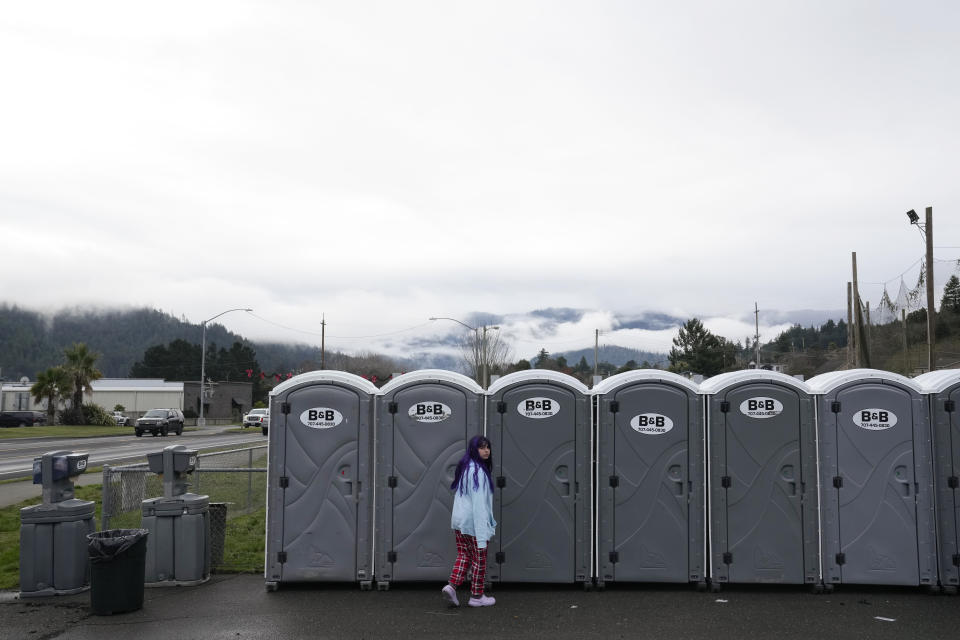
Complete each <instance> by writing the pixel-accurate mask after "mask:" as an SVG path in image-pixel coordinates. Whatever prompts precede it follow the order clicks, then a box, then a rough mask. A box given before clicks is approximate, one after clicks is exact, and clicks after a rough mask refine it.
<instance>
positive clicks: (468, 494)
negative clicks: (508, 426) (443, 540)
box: [442, 436, 497, 607]
mask: <svg viewBox="0 0 960 640" xmlns="http://www.w3.org/2000/svg"><path fill="white" fill-rule="evenodd" d="M492 469H493V460H492V459H491V456H490V441H489V440H487V439H486V438H485V437H483V436H474V437H473V438H471V439H470V444H469V445H468V446H467V452H466V453H465V454H464V456H463V458H461V459H460V462H459V463H458V464H457V471H456V473H455V474H454V478H453V484H451V485H450V488H451V489H453V490H454V497H453V515H452V517H451V518H450V526H451V527H452V528H453V533H454V535H455V536H456V538H457V561H456V562H455V563H454V565H453V571H452V572H451V573H450V584H448V585H447V586H445V587H444V588H443V589H442V592H443V595H444V597H445V598H446V599H447V600H449V601H450V602H451V603H452V604H453V606H455V607H459V606H460V601H459V600H458V599H457V587H458V586H460V585H461V584H462V583H463V579H464V574H465V573H466V571H467V564H468V563H469V565H470V570H471V572H472V573H473V579H472V580H471V582H470V601H469V602H468V603H467V604H469V605H470V606H471V607H489V606H490V605H492V604H494V603H495V602H496V600H495V599H494V598H492V597H491V596H485V595H483V580H484V578H485V577H486V572H487V541H488V540H490V538H492V537H493V532H494V530H495V529H496V527H497V521H496V520H494V519H493V477H492V476H491V473H490V472H491V470H492Z"/></svg>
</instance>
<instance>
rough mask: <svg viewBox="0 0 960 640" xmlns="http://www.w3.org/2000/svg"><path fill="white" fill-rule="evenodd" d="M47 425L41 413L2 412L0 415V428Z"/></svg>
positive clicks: (44, 416) (43, 414)
mask: <svg viewBox="0 0 960 640" xmlns="http://www.w3.org/2000/svg"><path fill="white" fill-rule="evenodd" d="M45 424H47V414H45V413H44V412H43V411H4V412H2V413H0V427H33V426H36V425H45Z"/></svg>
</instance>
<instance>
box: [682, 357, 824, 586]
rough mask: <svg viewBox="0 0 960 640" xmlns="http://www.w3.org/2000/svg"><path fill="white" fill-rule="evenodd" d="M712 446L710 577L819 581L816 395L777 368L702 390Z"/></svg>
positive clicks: (737, 374)
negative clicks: (776, 369) (814, 404)
mask: <svg viewBox="0 0 960 640" xmlns="http://www.w3.org/2000/svg"><path fill="white" fill-rule="evenodd" d="M700 393H701V394H702V395H703V396H704V411H705V413H706V433H707V448H708V455H709V461H708V487H709V488H708V492H707V502H708V512H709V517H710V534H709V537H708V546H709V557H710V579H711V581H712V583H713V584H721V583H725V582H726V583H773V584H804V583H809V584H819V581H820V565H819V557H818V551H819V549H818V544H817V542H818V540H817V473H816V471H817V454H816V430H815V426H814V409H813V398H812V397H811V396H810V394H809V391H808V387H807V385H806V384H804V383H803V382H801V381H799V380H797V379H796V378H792V377H790V376H788V375H785V374H782V373H777V372H774V371H764V370H749V371H734V372H731V373H724V374H720V375H718V376H714V377H712V378H709V379H707V380H705V381H704V382H703V383H702V384H701V385H700Z"/></svg>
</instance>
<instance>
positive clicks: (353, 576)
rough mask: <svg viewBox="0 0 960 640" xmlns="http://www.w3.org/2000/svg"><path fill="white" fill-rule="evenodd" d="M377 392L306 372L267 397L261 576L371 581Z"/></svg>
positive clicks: (336, 374) (348, 378)
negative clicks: (263, 564) (264, 536)
mask: <svg viewBox="0 0 960 640" xmlns="http://www.w3.org/2000/svg"><path fill="white" fill-rule="evenodd" d="M377 393H378V391H377V388H376V387H375V386H373V384H371V383H370V382H368V381H367V380H364V379H363V378H361V377H359V376H355V375H353V374H350V373H345V372H342V371H311V372H309V373H305V374H302V375H298V376H295V377H293V378H290V379H289V380H286V381H285V382H283V383H282V384H280V385H277V386H276V387H275V388H274V389H273V390H272V391H271V392H270V429H269V432H268V436H269V440H268V443H269V453H268V463H269V470H268V482H269V486H268V490H267V549H266V567H265V577H266V581H267V586H268V587H269V588H276V586H277V584H278V583H280V582H313V581H343V582H353V581H360V582H361V585H364V584H366V585H367V586H369V584H370V582H371V581H372V574H373V565H372V558H371V534H372V526H371V517H372V505H373V501H372V499H371V493H372V489H373V482H372V479H373V471H372V469H371V462H372V443H371V438H372V433H373V424H374V411H375V404H376V403H375V401H374V399H375V397H376V394H377Z"/></svg>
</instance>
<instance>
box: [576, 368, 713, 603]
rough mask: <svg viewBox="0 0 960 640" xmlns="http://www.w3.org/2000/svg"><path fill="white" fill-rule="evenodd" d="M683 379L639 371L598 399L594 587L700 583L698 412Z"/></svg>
mask: <svg viewBox="0 0 960 640" xmlns="http://www.w3.org/2000/svg"><path fill="white" fill-rule="evenodd" d="M697 391H698V387H697V385H695V384H694V383H693V382H691V381H690V380H688V379H686V378H684V377H683V376H678V375H676V374H674V373H668V372H666V371H660V370H651V369H640V370H636V371H627V372H625V373H621V374H618V375H615V376H612V377H610V378H607V379H606V380H604V381H603V382H601V383H600V384H599V385H597V386H596V387H594V389H593V394H594V395H596V396H597V478H598V492H597V495H598V499H597V511H598V513H597V522H598V525H597V526H598V530H597V538H598V540H597V584H598V585H602V584H603V583H604V582H606V581H619V582H680V583H683V582H697V583H703V582H704V581H705V571H704V566H703V563H704V553H705V550H704V548H705V545H706V539H705V536H706V534H705V529H706V527H705V520H704V511H705V508H704V507H705V503H704V500H705V496H704V461H703V411H702V406H701V403H700V396H699V395H698V393H697Z"/></svg>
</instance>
